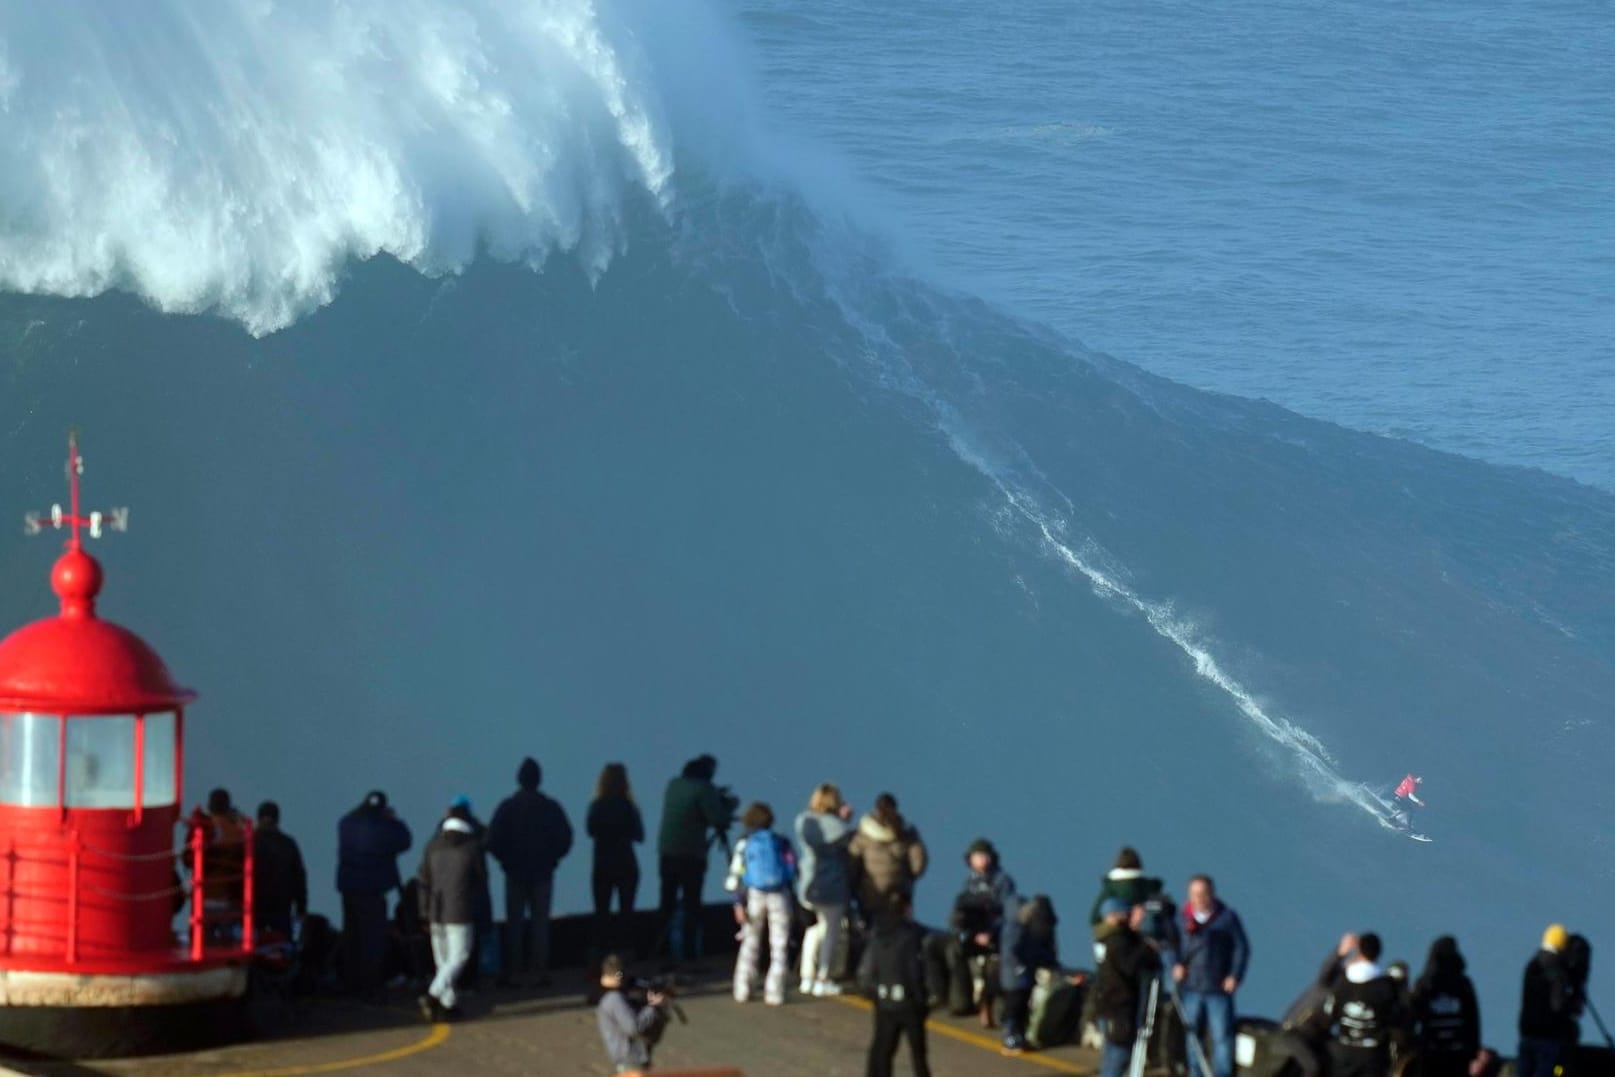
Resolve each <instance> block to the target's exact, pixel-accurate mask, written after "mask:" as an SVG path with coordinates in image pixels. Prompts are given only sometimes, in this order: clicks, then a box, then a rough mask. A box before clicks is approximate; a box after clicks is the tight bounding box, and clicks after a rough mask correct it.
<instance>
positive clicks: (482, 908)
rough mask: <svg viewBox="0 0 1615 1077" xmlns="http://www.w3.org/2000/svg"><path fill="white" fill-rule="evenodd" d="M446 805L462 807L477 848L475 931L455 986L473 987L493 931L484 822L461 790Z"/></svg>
mask: <svg viewBox="0 0 1615 1077" xmlns="http://www.w3.org/2000/svg"><path fill="white" fill-rule="evenodd" d="M449 808H450V809H454V808H463V809H465V821H466V823H467V825H469V826H470V827H471V836H472V837H474V838H476V839H477V848H478V849H479V850H480V851H481V856H482V885H481V887H480V888H479V889H478V891H477V920H476V931H475V932H473V933H472V938H471V960H469V961H467V962H466V963H465V968H464V969H463V970H462V971H461V973H460V979H459V980H458V981H457V982H456V984H455V986H456V987H458V988H460V989H461V990H462V991H464V990H470V989H472V988H475V987H476V986H477V983H478V981H479V980H480V978H481V973H482V968H481V966H482V955H483V948H484V946H485V945H486V940H487V939H488V937H489V936H490V935H492V934H493V933H494V931H495V925H494V919H493V893H492V889H491V888H490V887H489V885H488V824H487V823H484V822H483V821H482V820H481V819H478V818H477V813H476V810H475V809H474V808H473V807H472V806H471V798H470V797H468V796H466V795H465V794H464V793H461V794H459V795H458V796H456V797H455V798H454V799H453V800H451V801H449Z"/></svg>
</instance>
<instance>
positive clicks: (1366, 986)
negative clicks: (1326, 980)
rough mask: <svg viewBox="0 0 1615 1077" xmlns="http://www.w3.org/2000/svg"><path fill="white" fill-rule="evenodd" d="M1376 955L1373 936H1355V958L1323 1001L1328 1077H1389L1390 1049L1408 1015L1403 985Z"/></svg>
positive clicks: (1350, 960) (1345, 967) (1376, 947)
mask: <svg viewBox="0 0 1615 1077" xmlns="http://www.w3.org/2000/svg"><path fill="white" fill-rule="evenodd" d="M1380 952H1381V947H1380V940H1379V936H1378V935H1375V934H1373V933H1372V932H1367V933H1364V934H1362V935H1359V936H1358V937H1357V952H1356V954H1354V955H1353V956H1352V957H1351V958H1350V959H1349V960H1347V962H1346V964H1345V966H1344V968H1343V969H1342V970H1341V975H1340V977H1339V979H1338V980H1337V982H1336V983H1335V986H1334V988H1333V990H1331V991H1330V994H1329V998H1328V1000H1327V1001H1325V1003H1324V1015H1325V1016H1326V1017H1327V1018H1328V1020H1329V1023H1330V1031H1331V1037H1330V1041H1329V1062H1330V1067H1329V1072H1330V1073H1331V1074H1332V1075H1333V1077H1389V1074H1390V1072H1391V1045H1392V1043H1393V1042H1394V1041H1395V1040H1396V1038H1397V1037H1398V1035H1399V1034H1400V1032H1401V1030H1402V1028H1403V1027H1404V1026H1405V1025H1406V1023H1407V1014H1406V1012H1405V1011H1404V1010H1403V1008H1402V987H1401V985H1399V984H1398V983H1397V982H1396V981H1395V980H1393V979H1392V978H1391V977H1390V976H1389V975H1387V974H1386V972H1385V970H1384V969H1383V968H1381V967H1380V964H1379V959H1380Z"/></svg>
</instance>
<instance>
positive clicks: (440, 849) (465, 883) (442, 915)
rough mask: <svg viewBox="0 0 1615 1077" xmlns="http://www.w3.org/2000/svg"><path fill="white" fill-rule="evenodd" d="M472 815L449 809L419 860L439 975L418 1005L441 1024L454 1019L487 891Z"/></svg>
mask: <svg viewBox="0 0 1615 1077" xmlns="http://www.w3.org/2000/svg"><path fill="white" fill-rule="evenodd" d="M470 815H471V813H470V812H469V811H467V810H466V809H465V808H464V807H462V806H460V805H455V806H454V807H452V808H450V809H449V813H448V815H447V817H445V818H444V820H443V823H442V825H441V826H440V827H438V831H437V833H436V834H434V835H432V840H431V841H429V842H427V843H426V850H425V852H424V853H422V855H421V867H420V871H419V872H417V873H416V879H417V880H418V881H419V883H420V890H419V895H420V913H421V919H423V920H425V921H426V923H427V925H428V927H429V930H430V931H431V933H432V961H433V963H434V964H435V965H436V966H437V974H436V975H435V976H434V977H433V978H432V984H431V986H430V987H428V988H427V989H426V994H424V995H422V996H421V997H420V999H419V1000H418V1002H419V1004H420V1008H421V1016H422V1017H424V1018H426V1020H428V1021H435V1020H437V1018H438V1016H439V1014H440V1013H441V1014H447V1015H449V1016H456V1015H458V1013H459V1008H458V1006H457V1005H456V1003H457V998H456V995H455V989H454V984H455V981H456V980H457V979H458V978H459V975H460V972H461V970H463V969H464V968H465V966H466V962H468V961H470V960H471V944H472V940H473V939H474V938H475V936H476V927H477V899H478V896H479V894H480V893H481V892H482V889H483V887H484V886H486V885H487V872H488V869H487V867H486V864H485V861H484V860H483V856H482V842H481V841H480V840H479V839H478V838H477V835H476V832H475V831H474V830H473V829H472V826H471V820H470Z"/></svg>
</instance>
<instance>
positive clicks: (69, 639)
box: [0, 437, 253, 1056]
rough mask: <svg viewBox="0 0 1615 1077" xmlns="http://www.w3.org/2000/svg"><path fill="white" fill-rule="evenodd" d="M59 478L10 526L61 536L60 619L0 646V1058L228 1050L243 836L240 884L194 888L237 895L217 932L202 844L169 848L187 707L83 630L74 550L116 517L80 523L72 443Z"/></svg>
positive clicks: (84, 583)
mask: <svg viewBox="0 0 1615 1077" xmlns="http://www.w3.org/2000/svg"><path fill="white" fill-rule="evenodd" d="M67 468H68V486H69V492H70V501H69V506H68V508H67V509H66V510H64V509H63V508H62V507H61V506H55V507H53V508H52V509H51V511H50V513H49V514H48V515H33V514H30V515H29V516H27V517H26V518H25V530H26V531H27V532H29V533H39V532H41V531H44V530H47V529H50V530H65V531H66V532H67V541H66V548H65V549H64V550H63V552H62V555H61V557H60V558H59V559H58V560H57V561H56V565H55V567H54V568H53V569H52V571H51V576H50V581H51V587H52V588H53V589H54V590H55V592H56V596H57V598H58V599H59V601H60V611H59V612H58V614H57V615H56V616H54V617H47V618H45V619H44V620H40V621H36V622H34V623H33V624H30V625H27V626H25V627H23V628H20V629H18V630H17V631H16V632H13V633H12V634H11V635H10V636H8V637H6V638H5V639H4V640H3V641H0V1043H5V1044H9V1045H11V1046H15V1047H22V1048H26V1049H29V1050H35V1051H44V1052H47V1053H51V1054H58V1053H69V1054H72V1055H76V1056H85V1055H88V1054H119V1053H132V1052H137V1051H144V1050H153V1049H163V1048H168V1047H173V1046H178V1045H182V1044H188V1043H194V1042H196V1041H197V1040H198V1039H217V1038H227V1037H229V1036H232V1035H234V1034H236V1032H237V1031H238V1029H237V1027H236V1026H237V1025H238V1024H239V1020H238V1018H239V1011H240V1002H241V999H242V997H243V994H244V991H245V986H246V959H247V958H248V957H249V956H250V952H251V949H252V943H253V940H252V924H251V886H250V883H249V882H248V881H247V879H249V878H250V864H251V845H250V841H251V839H250V832H249V833H248V836H247V848H246V850H245V851H244V854H243V853H242V852H241V851H237V854H236V855H235V856H234V857H233V859H232V861H231V862H233V863H234V864H236V865H237V866H238V868H240V867H244V868H246V869H247V870H245V871H242V872H241V874H240V875H239V876H238V877H237V878H236V879H235V880H233V886H232V885H231V882H232V881H231V880H221V879H215V880H212V881H211V882H210V885H209V886H208V890H209V892H210V893H215V894H216V893H217V892H219V890H220V889H221V884H223V885H222V888H223V889H225V890H229V891H232V892H234V893H236V894H238V895H239V898H238V900H235V901H233V902H229V903H227V904H228V906H229V910H228V912H227V915H228V916H230V917H233V919H234V921H235V922H234V923H233V924H229V925H221V924H220V923H218V922H217V915H218V913H217V910H216V909H210V908H209V906H208V903H207V902H205V901H204V900H203V882H204V880H203V876H204V874H205V873H206V868H205V861H207V860H208V859H209V858H208V857H207V856H205V855H204V854H205V853H206V848H205V846H206V843H207V840H208V836H207V832H206V829H205V827H204V826H203V825H201V823H200V821H198V822H193V823H192V824H191V825H190V828H189V830H188V832H187V837H186V839H185V842H184V845H183V846H181V847H180V848H176V842H175V837H176V826H177V825H178V824H179V822H180V805H181V802H182V801H181V798H182V796H183V788H182V773H183V761H184V732H185V708H186V706H187V705H188V704H190V703H191V701H192V700H193V699H195V694H194V693H193V692H191V691H190V690H189V689H186V688H182V687H180V686H179V685H177V684H176V683H175V682H174V680H173V678H172V677H171V676H170V675H169V672H168V668H167V667H166V666H165V665H164V664H163V661H162V659H161V658H160V657H158V655H157V652H156V651H154V650H152V648H151V647H150V646H148V645H147V644H146V643H145V642H144V641H143V640H142V639H141V638H140V637H139V636H137V635H135V634H134V633H133V632H131V631H129V630H128V629H126V628H123V627H121V626H119V625H116V624H113V623H112V622H110V621H106V620H103V619H101V618H100V617H99V616H97V614H96V608H95V607H96V597H97V596H98V595H99V593H100V591H101V584H102V572H101V566H100V565H99V564H98V563H97V562H96V560H95V558H93V557H91V556H90V554H89V553H88V552H86V551H85V549H84V539H85V537H86V535H87V536H88V537H90V538H98V537H100V536H101V535H102V534H103V533H104V532H105V531H108V530H119V531H121V530H124V529H125V527H126V526H127V521H128V514H127V510H121V509H120V510H113V511H111V512H108V513H101V512H91V513H88V514H86V513H84V512H82V511H81V509H80V505H79V478H80V475H81V474H82V472H83V461H82V459H81V458H80V456H79V454H78V447H77V442H76V439H74V438H72V437H70V438H69V441H68V465H67ZM181 864H183V865H184V867H185V868H186V869H187V873H188V874H189V875H190V879H189V880H188V881H182V879H181V876H180V873H179V868H180V866H181ZM187 906H188V911H189V915H188V917H187V918H186V922H185V924H184V928H183V930H182V933H176V931H175V928H174V924H175V919H176V916H177V915H178V913H179V912H180V911H182V910H183V909H185V908H186V907H187ZM199 1017H205V1018H206V1019H205V1020H201V1021H199V1020H198V1018H199Z"/></svg>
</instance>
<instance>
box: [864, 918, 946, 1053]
mask: <svg viewBox="0 0 1615 1077" xmlns="http://www.w3.org/2000/svg"><path fill="white" fill-rule="evenodd" d="M892 900H893V902H894V911H893V912H891V913H887V914H883V915H882V916H880V917H879V918H878V919H877V920H876V923H875V934H874V938H873V939H871V940H870V944H869V946H868V947H867V948H866V949H865V950H864V956H863V960H862V961H860V962H859V963H858V986H859V988H860V989H861V990H862V991H863V992H864V994H866V995H868V996H869V998H870V999H871V1000H872V1001H873V1002H874V1004H875V1033H874V1036H873V1038H872V1039H871V1040H870V1041H869V1062H868V1067H867V1069H866V1070H865V1073H866V1074H867V1077H891V1073H892V1060H893V1059H894V1058H895V1057H896V1056H897V1044H898V1041H899V1040H900V1039H901V1038H903V1037H907V1038H908V1050H909V1057H910V1058H911V1059H912V1060H913V1063H914V1075H915V1077H931V1067H930V1063H929V1062H928V1061H927V1059H926V1046H925V1015H926V1012H927V1011H928V1010H929V1008H930V999H931V997H932V995H933V994H934V988H933V985H932V984H930V983H928V982H927V976H926V968H927V964H926V960H925V929H924V928H922V927H920V926H919V925H918V924H916V923H915V922H914V916H913V911H914V903H913V898H912V897H910V896H909V895H908V894H907V893H899V894H898V895H896V896H895V897H894V898H893V899H892ZM936 986H940V985H936Z"/></svg>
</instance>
